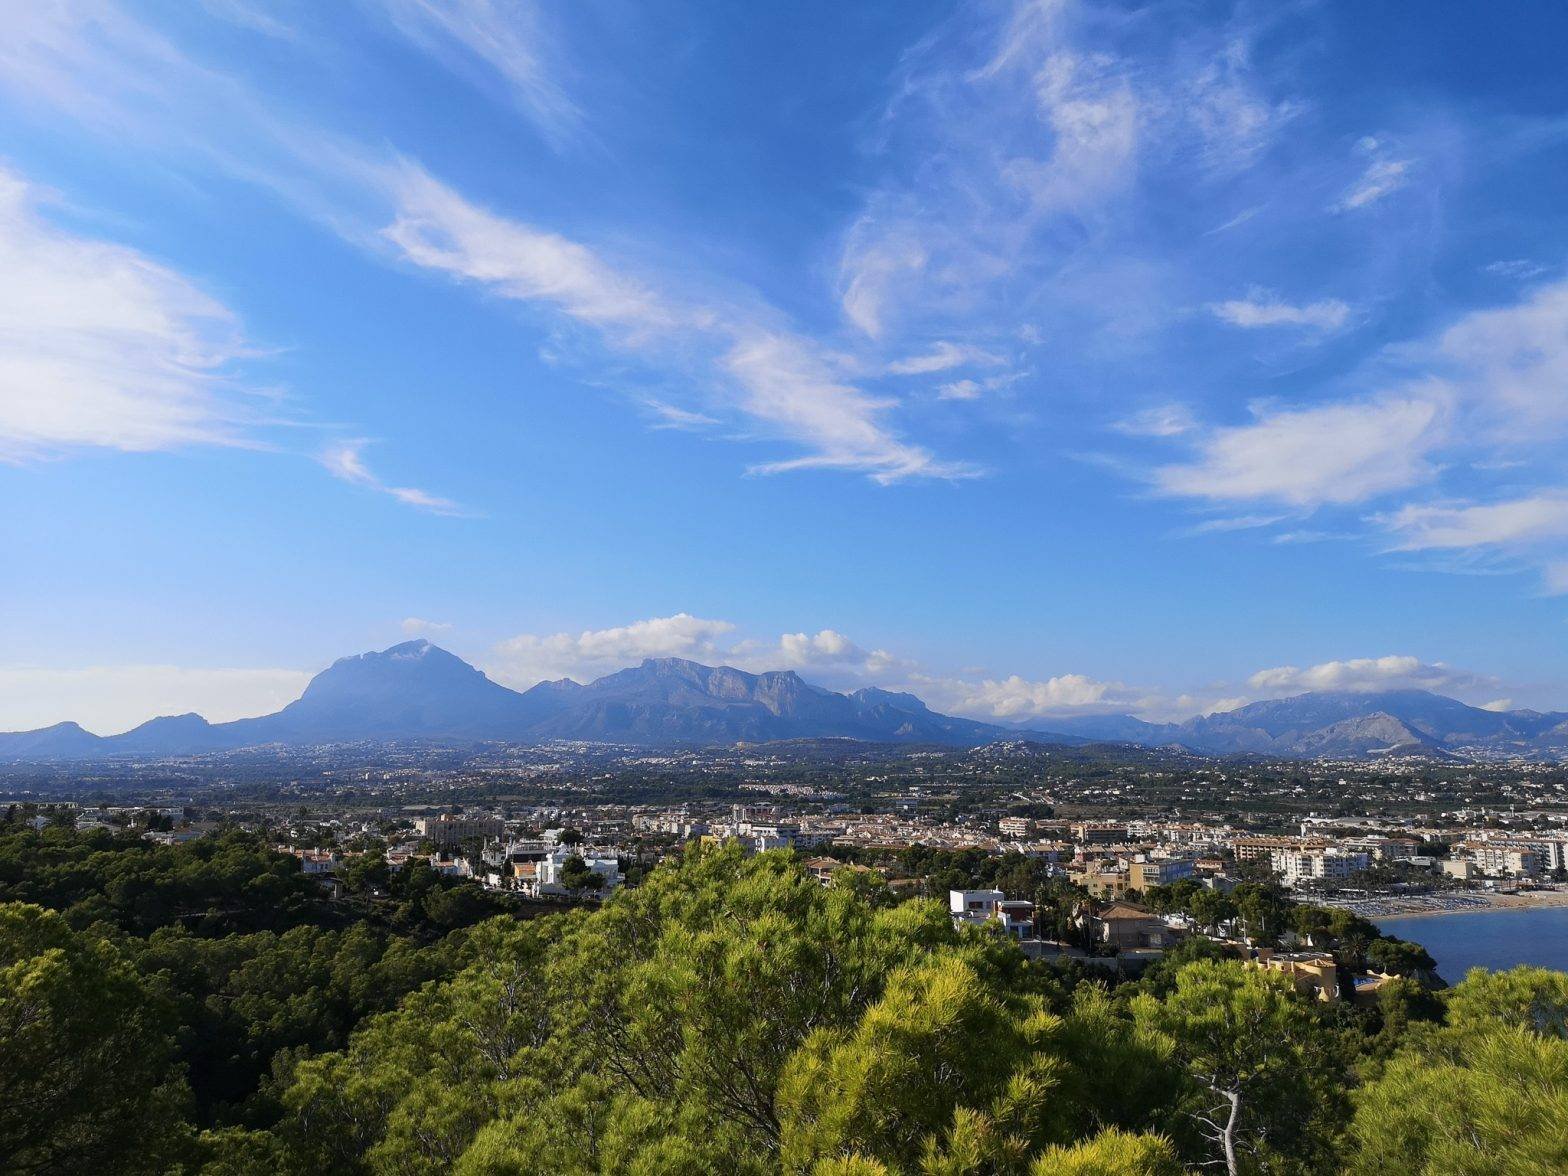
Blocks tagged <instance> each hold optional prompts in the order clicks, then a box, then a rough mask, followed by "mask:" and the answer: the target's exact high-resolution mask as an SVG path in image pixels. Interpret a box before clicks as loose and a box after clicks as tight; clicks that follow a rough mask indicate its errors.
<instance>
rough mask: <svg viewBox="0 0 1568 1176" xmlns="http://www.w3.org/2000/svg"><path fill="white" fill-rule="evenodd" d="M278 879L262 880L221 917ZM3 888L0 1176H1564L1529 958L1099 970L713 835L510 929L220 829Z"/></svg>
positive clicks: (32, 854) (1310, 921)
mask: <svg viewBox="0 0 1568 1176" xmlns="http://www.w3.org/2000/svg"><path fill="white" fill-rule="evenodd" d="M192 845H193V846H200V845H201V842H194V843H192ZM925 852H926V853H927V856H928V857H929V859H930V860H929V861H928V862H927V864H932V863H937V864H939V865H940V866H941V868H942V869H949V870H953V871H955V872H963V871H970V872H969V873H963V876H964V878H965V880H966V881H968V880H969V879H970V878H971V877H972V876H973V874H974V873H983V872H984V871H985V870H986V869H988V870H990V871H991V872H992V875H993V877H995V876H997V874H996V871H997V870H998V869H1002V870H1009V871H1016V880H1017V881H1018V882H1019V883H1020V884H1021V885H1022V884H1029V883H1038V884H1039V888H1038V889H1037V890H1036V891H1035V894H1036V897H1037V898H1039V899H1040V900H1041V901H1043V902H1044V903H1045V904H1046V905H1047V907H1048V908H1049V907H1050V906H1051V905H1052V904H1062V905H1066V904H1068V903H1070V902H1072V901H1074V900H1075V898H1076V892H1074V891H1072V890H1070V889H1068V888H1063V887H1062V886H1060V884H1049V885H1047V884H1046V883H1044V882H1043V881H1041V880H1039V879H1035V878H1034V875H1033V873H1032V868H1031V867H1029V866H1027V864H1025V863H1024V861H1023V859H1019V860H1018V861H1008V860H1000V861H1001V864H1000V866H998V865H992V866H990V867H985V868H984V869H982V867H980V866H979V865H978V863H977V862H971V861H969V860H968V859H967V858H966V857H964V856H963V855H949V856H948V857H947V858H945V859H941V858H937V857H934V856H931V854H930V851H925ZM944 861H945V863H946V864H945V865H941V863H942V862H944ZM89 864H91V865H92V867H93V868H96V869H99V870H100V874H101V876H100V877H97V878H95V877H93V876H92V875H91V873H90V871H89V870H88V868H87V867H88V865H89ZM291 870H292V872H291ZM1001 876H1004V877H1011V875H1008V874H1003V875H1001ZM251 883H255V884H256V885H254V886H252V885H251ZM208 884H210V885H211V886H212V887H213V891H212V893H209V894H204V893H203V892H202V890H201V887H202V886H204V885H208ZM277 884H281V885H282V887H283V890H282V891H281V893H283V894H284V895H285V896H288V895H293V896H294V898H295V899H297V903H296V904H295V905H294V906H293V907H289V906H288V903H287V902H286V903H285V904H284V907H282V908H278V909H258V908H259V906H260V905H261V904H264V903H265V902H268V901H270V900H271V899H272V898H273V897H275V895H276V894H277V893H280V892H279V891H278V890H277V889H276V885H277ZM0 888H3V891H0V892H3V893H7V894H12V893H19V892H23V893H33V894H39V895H45V896H47V897H48V899H49V900H50V901H51V902H52V903H54V904H56V905H57V906H58V908H59V909H60V911H61V912H62V913H59V914H56V913H53V912H50V911H45V910H41V909H39V908H38V907H36V906H15V905H13V906H0V1050H3V1051H5V1052H4V1054H3V1055H0V1063H3V1064H0V1156H3V1157H4V1158H3V1159H0V1173H3V1172H9V1171H15V1172H41V1171H49V1172H54V1171H62V1172H75V1171H84V1172H85V1171H89V1170H91V1171H116V1172H119V1171H127V1172H132V1173H135V1172H137V1171H142V1170H145V1171H149V1172H153V1171H156V1172H162V1173H167V1174H168V1176H238V1174H239V1173H249V1172H257V1171H263V1172H275V1173H278V1174H279V1176H295V1174H300V1176H303V1174H304V1173H307V1172H311V1173H313V1172H331V1173H334V1174H339V1173H341V1174H344V1176H371V1174H375V1176H382V1174H386V1176H393V1174H395V1176H437V1174H446V1173H456V1174H458V1176H524V1174H525V1173H526V1174H527V1176H533V1174H534V1173H537V1172H561V1173H565V1174H569V1176H579V1174H580V1176H609V1174H612V1173H613V1174H617V1176H618V1174H620V1173H635V1174H646V1176H663V1174H669V1176H677V1174H680V1176H684V1174H686V1173H692V1172H724V1173H726V1174H727V1176H753V1174H755V1176H763V1174H764V1173H767V1174H772V1173H778V1172H780V1171H784V1172H792V1173H802V1174H805V1173H811V1174H829V1173H836V1174H839V1176H915V1174H917V1173H918V1174H920V1176H1047V1174H1049V1176H1060V1174H1069V1176H1070V1174H1075V1173H1083V1174H1086V1176H1087V1174H1088V1173H1095V1174H1106V1176H1174V1174H1175V1173H1176V1172H1178V1171H1181V1170H1183V1166H1184V1165H1185V1166H1186V1170H1193V1171H1197V1170H1204V1169H1207V1168H1208V1167H1209V1166H1211V1165H1213V1164H1216V1163H1220V1164H1225V1165H1227V1166H1228V1167H1229V1168H1230V1170H1231V1171H1232V1172H1258V1173H1263V1172H1269V1173H1275V1172H1278V1173H1306V1172H1326V1171H1340V1170H1349V1171H1354V1172H1360V1173H1371V1172H1382V1171H1390V1170H1398V1171H1412V1172H1418V1173H1433V1174H1436V1173H1438V1172H1448V1171H1452V1172H1459V1173H1472V1172H1474V1173H1481V1172H1487V1171H1499V1172H1509V1173H1513V1172H1517V1173H1534V1172H1550V1171H1561V1170H1564V1168H1565V1165H1568V1144H1565V1141H1564V1134H1565V1130H1564V1125H1565V1124H1568V1069H1565V1066H1568V1059H1565V1057H1564V1051H1568V1040H1565V1039H1564V1025H1565V1022H1568V977H1564V976H1562V975H1560V974H1557V973H1551V972H1545V971H1542V970H1540V969H1518V970H1516V971H1515V972H1513V973H1505V974H1501V975H1496V976H1494V975H1489V974H1485V973H1479V974H1476V975H1473V976H1472V977H1471V978H1469V979H1467V980H1466V981H1465V982H1464V983H1463V984H1461V985H1459V986H1458V987H1457V988H1456V989H1454V990H1452V992H1451V993H1449V994H1447V995H1446V996H1443V997H1441V998H1440V997H1439V996H1438V995H1437V994H1434V993H1432V992H1430V991H1429V990H1427V989H1425V988H1423V987H1422V986H1421V985H1420V984H1418V983H1417V982H1415V981H1414V980H1396V981H1394V982H1393V983H1391V984H1390V985H1388V986H1386V988H1385V990H1384V993H1383V999H1382V1001H1381V1003H1380V1006H1379V1007H1378V1008H1376V1009H1360V1008H1356V1007H1354V1006H1351V1005H1349V1004H1343V1003H1341V1004H1336V1005H1328V1004H1318V1003H1314V1002H1310V1001H1307V1000H1305V999H1303V998H1302V997H1300V996H1299V995H1298V994H1297V993H1296V992H1295V990H1294V988H1293V987H1292V986H1291V984H1290V983H1289V981H1287V980H1286V979H1285V978H1284V977H1282V976H1279V975H1277V974H1273V973H1268V972H1265V971H1263V970H1261V969H1258V968H1255V967H1251V966H1248V965H1245V964H1243V963H1241V962H1240V961H1238V960H1234V959H1230V958H1222V957H1225V956H1226V955H1227V954H1228V952H1229V949H1226V948H1224V947H1221V946H1219V945H1216V944H1214V943H1212V942H1211V941H1208V940H1206V939H1202V938H1194V939H1191V940H1189V941H1187V943H1185V944H1183V945H1182V946H1181V947H1179V948H1178V949H1176V950H1174V951H1172V952H1171V953H1169V955H1168V956H1167V957H1166V959H1165V960H1164V961H1162V962H1160V963H1158V964H1156V965H1155V966H1153V967H1151V968H1150V969H1149V970H1148V971H1147V972H1146V974H1145V976H1144V978H1143V979H1142V980H1140V981H1138V982H1137V983H1134V984H1122V985H1120V986H1119V987H1112V986H1110V982H1111V978H1110V977H1108V976H1106V975H1104V974H1103V973H1099V972H1096V971H1094V970H1093V969H1085V968H1083V967H1082V966H1077V965H1067V966H1047V965H1043V964H1034V963H1030V962H1029V961H1027V960H1026V959H1025V958H1024V957H1023V955H1022V953H1021V952H1020V951H1019V949H1018V947H1017V945H1016V944H1015V943H1013V942H1012V941H1010V940H1008V939H1007V938H1006V937H1005V936H1001V935H998V934H993V933H990V932H988V931H985V930H980V929H975V928H966V929H964V930H963V931H959V930H956V929H955V928H954V927H953V925H952V922H951V920H950V919H949V917H948V915H947V912H946V910H945V909H944V908H943V907H942V906H941V905H940V904H938V903H934V902H932V901H930V900H928V899H916V900H912V901H907V902H902V903H900V902H897V901H896V900H895V897H894V894H893V892H892V891H891V890H890V889H889V888H888V887H887V886H886V885H885V884H884V883H883V881H882V880H881V878H880V876H879V875H876V874H868V873H865V872H852V871H842V872H840V873H839V874H837V875H835V877H834V879H833V881H832V883H831V884H830V885H828V886H826V887H824V886H821V885H819V884H818V883H817V882H816V881H814V880H813V879H812V878H811V877H810V876H809V875H807V874H806V873H805V872H804V871H803V870H802V869H801V867H800V865H799V863H798V861H797V859H796V858H795V857H794V856H793V855H792V854H789V853H787V852H773V853H766V854H760V855H756V856H754V857H746V856H744V855H743V854H742V852H741V850H740V849H739V847H737V846H733V845H731V846H727V847H724V848H721V849H712V848H703V847H692V848H691V849H689V850H688V851H687V853H686V854H685V855H684V857H682V858H681V859H680V860H678V861H674V862H670V863H667V864H665V865H663V866H660V867H659V868H657V869H655V870H652V871H651V872H650V873H649V874H648V876H647V878H646V880H645V882H644V884H643V885H641V886H639V887H636V888H635V889H629V890H628V889H623V890H621V891H618V892H617V893H615V894H614V895H612V896H611V897H609V898H608V899H607V900H606V901H605V902H604V903H603V905H602V906H599V907H598V908H597V909H594V910H592V911H588V910H577V911H574V912H572V913H571V914H563V915H552V916H549V917H544V918H539V919H535V920H532V921H522V920H519V919H517V918H514V917H499V918H489V919H485V920H484V921H482V922H478V923H475V922H474V920H475V919H478V918H482V917H483V916H484V915H486V914H487V913H489V912H491V911H492V910H493V909H494V907H493V906H492V902H491V900H490V899H488V898H486V897H485V896H483V895H482V894H481V893H480V892H479V891H478V890H477V889H476V888H474V887H472V886H462V885H455V884H452V883H450V882H449V881H448V880H446V879H442V878H440V877H438V876H437V875H435V874H434V873H433V872H432V871H430V870H429V869H428V868H427V867H422V866H415V867H412V868H410V869H407V870H403V871H399V872H397V873H396V874H393V875H391V876H385V875H383V874H382V872H381V871H379V870H377V869H374V868H372V867H369V866H367V867H366V868H365V869H364V870H363V871H362V872H361V873H360V874H359V875H358V876H357V878H356V880H354V881H353V882H352V883H351V885H350V887H349V889H350V891H351V897H350V898H349V899H347V900H346V901H344V902H341V903H329V902H327V901H326V900H325V899H324V898H323V897H322V896H321V894H320V892H319V890H318V888H316V887H315V885H314V883H313V882H310V881H309V880H306V879H302V878H299V876H298V872H297V868H296V867H295V863H294V861H293V859H292V858H283V859H281V860H280V859H279V856H278V855H274V854H271V853H270V851H268V850H266V848H265V847H264V846H262V845H261V844H259V843H258V842H257V841H256V840H255V839H253V838H246V837H245V836H244V835H242V834H226V835H224V836H223V837H221V838H219V839H217V840H216V841H215V842H214V843H213V844H212V846H211V847H210V848H208V849H205V850H201V851H199V852H198V851H197V850H195V849H192V848H190V847H187V846H175V847H154V846H150V845H148V844H147V843H145V842H142V841H140V840H139V839H136V838H131V837H115V836H112V835H109V834H93V835H89V836H87V837H78V836H77V835H76V834H74V833H72V832H70V831H69V830H65V829H53V828H49V829H45V830H43V831H42V832H41V833H34V832H32V831H31V830H27V831H22V832H16V831H10V832H4V833H0ZM1149 901H1150V903H1151V904H1153V905H1156V906H1157V907H1159V908H1160V909H1168V910H1188V911H1191V912H1193V913H1195V914H1196V913H1197V911H1198V910H1200V909H1203V908H1204V907H1205V904H1213V905H1214V909H1213V910H1206V911H1205V914H1207V915H1209V916H1212V917H1215V918H1222V919H1223V920H1224V921H1228V920H1231V919H1235V920H1239V921H1240V922H1241V923H1242V924H1244V925H1245V926H1246V928H1247V929H1248V931H1249V933H1250V934H1252V935H1253V936H1254V937H1256V938H1258V939H1260V940H1269V939H1272V938H1277V937H1279V936H1282V935H1287V934H1294V935H1296V936H1299V937H1303V938H1306V937H1310V938H1311V940H1312V942H1313V943H1314V945H1315V946H1322V947H1330V948H1332V949H1333V950H1334V951H1335V952H1336V954H1338V955H1340V957H1341V958H1347V957H1360V956H1366V957H1369V958H1371V959H1374V960H1381V961H1383V962H1387V963H1390V964H1394V963H1398V964H1400V965H1401V966H1408V967H1409V968H1410V970H1411V971H1413V972H1416V973H1418V974H1419V973H1420V972H1421V971H1422V967H1421V957H1420V955H1419V954H1418V953H1419V949H1418V948H1414V947H1413V945H1406V944H1402V943H1400V942H1399V941H1395V940H1384V939H1382V938H1381V937H1379V936H1378V935H1377V933H1376V930H1375V928H1371V927H1370V925H1369V924H1366V922H1365V920H1360V919H1357V918H1356V917H1355V916H1351V915H1348V914H1344V913H1341V912H1334V911H1312V912H1311V913H1309V914H1300V913H1299V908H1287V907H1284V906H1282V905H1280V903H1281V902H1282V900H1281V898H1280V895H1279V893H1278V891H1277V890H1276V889H1274V888H1271V887H1270V886H1268V885H1267V884H1261V883H1260V884H1257V885H1254V886H1251V887H1247V888H1238V890H1237V892H1236V894H1235V895H1234V896H1224V895H1217V894H1215V892H1213V891H1209V890H1205V889H1202V888H1200V887H1196V886H1187V885H1184V884H1178V885H1177V886H1173V887H1165V888H1155V889H1154V890H1153V891H1151V893H1150V895H1149ZM1048 917H1049V916H1048ZM1198 917H1202V916H1198ZM446 928H453V929H454V930H451V931H450V933H448V934H446V936H445V937H444V938H441V939H439V940H437V939H436V936H437V934H438V932H440V931H442V930H443V929H446ZM1393 970H1398V969H1393ZM182 1070H183V1072H184V1073H186V1074H188V1075H189V1078H190V1081H191V1084H192V1085H193V1086H194V1088H195V1094H194V1097H191V1096H188V1095H187V1093H186V1091H185V1088H184V1085H183V1082H182V1078H181V1072H182ZM1358 1084H1359V1085H1358ZM1352 1100H1353V1102H1352ZM40 1107H43V1108H46V1111H47V1113H46V1114H43V1115H40V1114H39V1113H38V1108H40ZM12 1156H18V1157H21V1159H20V1160H12V1159H11V1157H12ZM8 1162H9V1163H10V1167H7V1166H6V1164H7V1163H8Z"/></svg>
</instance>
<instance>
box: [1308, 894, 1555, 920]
mask: <svg viewBox="0 0 1568 1176" xmlns="http://www.w3.org/2000/svg"><path fill="white" fill-rule="evenodd" d="M1337 905H1342V906H1344V907H1345V908H1346V909H1347V910H1352V911H1355V912H1356V913H1357V914H1358V915H1361V916H1362V917H1363V918H1369V919H1427V918H1432V919H1436V918H1441V917H1442V916H1444V915H1474V914H1480V913H1483V912H1487V911H1528V910H1541V909H1543V908H1549V907H1568V890H1530V891H1525V892H1523V893H1519V894H1487V893H1485V892H1482V891H1467V892H1464V893H1459V894H1430V895H1420V896H1410V897H1399V898H1382V899H1378V898H1374V899H1366V900H1363V901H1361V902H1354V903H1348V902H1347V903H1342V904H1337Z"/></svg>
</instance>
